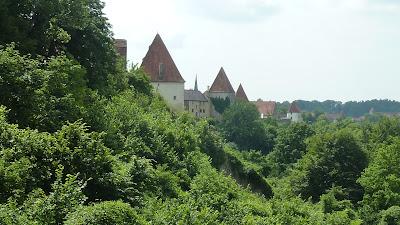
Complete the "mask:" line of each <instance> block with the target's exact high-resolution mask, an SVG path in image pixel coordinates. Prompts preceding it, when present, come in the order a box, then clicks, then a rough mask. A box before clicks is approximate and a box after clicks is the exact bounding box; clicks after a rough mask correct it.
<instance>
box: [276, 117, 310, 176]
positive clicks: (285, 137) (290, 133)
mask: <svg viewBox="0 0 400 225" xmlns="http://www.w3.org/2000/svg"><path fill="white" fill-rule="evenodd" d="M313 134H314V131H313V130H312V129H311V127H310V126H309V125H307V124H305V123H292V124H290V125H289V127H287V128H284V129H281V130H280V132H279V134H278V137H277V138H276V144H275V147H274V150H273V151H272V152H271V153H270V154H269V155H268V158H269V160H270V161H271V164H272V165H271V167H272V171H271V172H272V175H280V174H281V173H283V172H285V170H286V169H287V168H288V167H289V166H291V165H293V164H294V163H295V162H297V160H299V159H300V158H301V157H302V156H303V155H304V154H305V152H306V148H307V146H306V142H305V141H306V139H307V138H309V137H311V136H312V135H313Z"/></svg>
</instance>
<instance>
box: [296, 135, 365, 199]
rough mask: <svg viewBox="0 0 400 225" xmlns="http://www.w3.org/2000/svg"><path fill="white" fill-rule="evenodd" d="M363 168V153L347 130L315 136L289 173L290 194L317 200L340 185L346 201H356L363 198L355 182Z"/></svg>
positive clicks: (361, 191) (360, 189)
mask: <svg viewBox="0 0 400 225" xmlns="http://www.w3.org/2000/svg"><path fill="white" fill-rule="evenodd" d="M366 166H367V157H366V154H365V153H364V152H363V150H362V149H361V146H360V144H359V142H358V141H357V140H356V138H355V137H354V136H353V134H352V133H350V132H349V131H347V130H339V131H335V132H332V133H325V134H319V135H316V136H314V137H312V138H310V141H309V142H308V145H307V153H306V154H305V155H304V157H303V158H302V159H300V160H299V162H298V164H297V165H296V166H295V168H294V170H293V171H292V172H291V174H290V177H289V180H290V183H291V185H292V188H293V191H294V193H296V194H300V195H301V196H302V197H303V198H305V199H307V198H309V197H311V198H312V199H313V200H314V201H318V200H319V197H320V196H321V195H322V194H324V193H325V192H326V191H327V190H329V189H330V188H332V187H336V186H338V187H339V186H340V187H341V188H342V189H343V193H344V195H345V196H346V198H347V199H349V200H352V201H353V202H356V201H358V200H361V198H362V195H363V189H362V187H361V186H360V185H359V184H358V183H357V182H356V180H357V178H358V177H360V176H361V172H362V171H363V170H364V168H365V167H366Z"/></svg>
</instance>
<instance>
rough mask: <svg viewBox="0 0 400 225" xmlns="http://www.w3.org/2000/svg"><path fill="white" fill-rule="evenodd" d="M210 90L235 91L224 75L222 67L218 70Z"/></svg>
mask: <svg viewBox="0 0 400 225" xmlns="http://www.w3.org/2000/svg"><path fill="white" fill-rule="evenodd" d="M210 92H225V93H235V90H233V87H232V85H231V82H230V81H229V79H228V77H227V76H226V73H225V71H224V68H222V67H221V69H220V70H219V72H218V75H217V77H216V78H215V80H214V83H213V84H212V85H211V88H210Z"/></svg>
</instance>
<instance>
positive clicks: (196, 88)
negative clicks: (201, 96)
mask: <svg viewBox="0 0 400 225" xmlns="http://www.w3.org/2000/svg"><path fill="white" fill-rule="evenodd" d="M194 90H195V91H198V90H199V88H198V87H197V75H196V80H195V81H194Z"/></svg>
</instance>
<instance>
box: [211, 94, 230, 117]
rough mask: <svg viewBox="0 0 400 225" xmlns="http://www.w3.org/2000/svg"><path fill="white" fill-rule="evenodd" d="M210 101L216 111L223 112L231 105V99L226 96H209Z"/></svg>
mask: <svg viewBox="0 0 400 225" xmlns="http://www.w3.org/2000/svg"><path fill="white" fill-rule="evenodd" d="M211 103H212V105H213V106H214V108H215V111H217V112H218V113H221V114H222V113H224V111H225V110H226V109H227V108H228V107H229V106H230V105H231V100H230V99H229V98H228V97H226V98H225V99H224V98H211Z"/></svg>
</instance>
